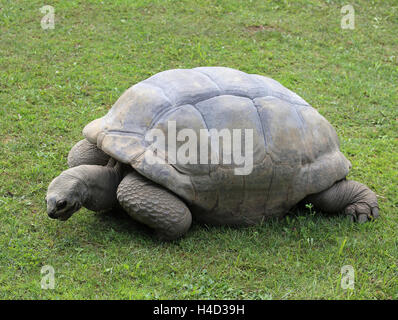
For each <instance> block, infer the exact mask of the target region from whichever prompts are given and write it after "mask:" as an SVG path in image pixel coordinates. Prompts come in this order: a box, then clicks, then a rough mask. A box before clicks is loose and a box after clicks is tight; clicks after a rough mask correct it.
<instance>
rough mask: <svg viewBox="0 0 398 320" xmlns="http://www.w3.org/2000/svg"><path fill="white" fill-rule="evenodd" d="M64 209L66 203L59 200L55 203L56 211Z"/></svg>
mask: <svg viewBox="0 0 398 320" xmlns="http://www.w3.org/2000/svg"><path fill="white" fill-rule="evenodd" d="M65 207H66V201H65V200H61V201H58V202H57V209H58V210H61V209H63V208H65Z"/></svg>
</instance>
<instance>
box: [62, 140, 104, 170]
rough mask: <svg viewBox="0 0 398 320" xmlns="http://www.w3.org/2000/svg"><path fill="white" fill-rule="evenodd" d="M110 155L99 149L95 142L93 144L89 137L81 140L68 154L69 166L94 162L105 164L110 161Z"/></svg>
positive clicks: (95, 163)
mask: <svg viewBox="0 0 398 320" xmlns="http://www.w3.org/2000/svg"><path fill="white" fill-rule="evenodd" d="M109 158H110V157H109V156H108V155H107V154H106V153H105V152H103V151H102V150H101V149H98V148H97V146H96V145H95V144H92V143H91V142H89V141H88V140H87V139H83V140H80V141H79V142H78V143H76V144H75V145H74V146H73V148H72V149H71V150H70V151H69V154H68V166H69V168H73V167H77V166H80V165H82V164H94V165H99V166H105V165H106V164H107V163H108V161H109Z"/></svg>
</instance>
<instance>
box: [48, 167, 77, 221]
mask: <svg viewBox="0 0 398 320" xmlns="http://www.w3.org/2000/svg"><path fill="white" fill-rule="evenodd" d="M84 193H85V187H84V183H82V181H81V180H80V179H78V178H76V177H74V176H72V175H70V174H68V173H67V172H63V173H61V174H60V175H59V176H58V177H56V178H55V179H54V180H53V181H52V182H51V183H50V185H49V187H48V190H47V196H46V204H47V214H48V216H49V217H50V218H52V219H58V220H61V221H65V220H68V219H69V218H70V217H71V216H72V215H73V214H74V213H75V212H76V211H78V210H79V209H80V208H81V207H82V202H83V198H84Z"/></svg>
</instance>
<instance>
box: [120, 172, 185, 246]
mask: <svg viewBox="0 0 398 320" xmlns="http://www.w3.org/2000/svg"><path fill="white" fill-rule="evenodd" d="M117 198H118V200H119V203H120V205H121V206H122V207H123V209H124V210H125V211H126V212H127V213H128V214H129V215H130V216H131V217H132V218H133V219H135V220H137V221H139V222H141V223H143V224H146V225H147V226H149V227H150V228H153V229H154V230H155V232H156V235H157V236H158V237H159V238H160V239H162V240H173V239H176V238H179V237H180V236H182V235H183V234H185V233H186V232H187V231H188V229H189V227H190V226H191V222H192V216H191V212H190V211H189V209H188V207H187V206H186V205H185V203H184V202H183V201H181V200H180V199H179V198H178V197H177V196H175V195H174V194H173V193H171V192H170V191H168V190H167V189H165V188H163V187H162V186H160V185H157V184H155V183H153V182H152V181H150V180H149V179H147V178H145V177H143V176H141V175H140V174H138V173H137V172H131V173H129V174H127V175H126V177H125V178H124V179H123V180H122V182H121V183H120V184H119V187H118V190H117Z"/></svg>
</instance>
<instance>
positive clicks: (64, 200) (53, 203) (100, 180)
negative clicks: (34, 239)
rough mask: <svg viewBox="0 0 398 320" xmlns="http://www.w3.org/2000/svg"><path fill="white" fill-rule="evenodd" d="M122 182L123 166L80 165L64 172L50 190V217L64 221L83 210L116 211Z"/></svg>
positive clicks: (52, 183) (47, 200) (48, 195)
mask: <svg viewBox="0 0 398 320" xmlns="http://www.w3.org/2000/svg"><path fill="white" fill-rule="evenodd" d="M121 178H122V174H121V169H120V166H115V167H111V166H99V165H80V166H77V167H74V168H70V169H68V170H66V171H64V172H62V173H61V174H60V175H59V176H58V177H56V178H55V179H54V180H53V181H52V182H51V183H50V185H49V187H48V191H47V197H46V202H47V214H48V216H49V217H50V218H53V219H59V220H61V221H65V220H67V219H69V218H70V217H71V216H72V214H73V213H75V212H76V211H78V210H79V209H80V208H81V207H82V206H84V207H85V208H87V209H89V210H92V211H102V210H109V209H112V208H114V207H116V206H117V204H118V202H117V198H116V190H117V187H118V185H119V183H120V181H121Z"/></svg>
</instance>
